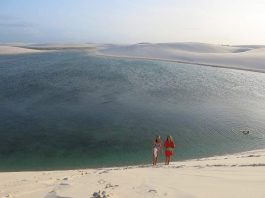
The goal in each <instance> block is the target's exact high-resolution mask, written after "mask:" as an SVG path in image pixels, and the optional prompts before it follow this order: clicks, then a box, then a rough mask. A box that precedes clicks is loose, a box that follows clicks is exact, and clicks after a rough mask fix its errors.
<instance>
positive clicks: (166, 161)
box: [165, 156, 169, 165]
mask: <svg viewBox="0 0 265 198" xmlns="http://www.w3.org/2000/svg"><path fill="white" fill-rule="evenodd" d="M168 161H169V159H168V156H166V160H165V165H168Z"/></svg>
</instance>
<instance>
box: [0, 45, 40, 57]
mask: <svg viewBox="0 0 265 198" xmlns="http://www.w3.org/2000/svg"><path fill="white" fill-rule="evenodd" d="M40 52H41V51H39V50H35V49H26V48H23V47H15V46H8V45H6V46H5V45H0V55H11V54H27V53H40Z"/></svg>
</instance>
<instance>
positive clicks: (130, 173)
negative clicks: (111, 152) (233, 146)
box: [0, 149, 265, 198]
mask: <svg viewBox="0 0 265 198" xmlns="http://www.w3.org/2000/svg"><path fill="white" fill-rule="evenodd" d="M0 177H1V178H2V179H1V181H0V197H21V198H25V197H48V198H51V197H52V198H54V197H56V198H58V197H81V198H82V197H93V198H94V197H99V195H101V196H102V197H103V195H104V194H105V195H106V197H129V198H130V197H262V196H263V195H264V194H265V189H264V183H265V149H259V150H253V151H247V152H242V153H237V154H232V155H224V156H213V157H209V158H200V159H193V160H186V161H179V162H172V163H171V164H170V165H168V166H166V165H163V164H161V163H160V164H158V165H157V166H155V167H154V166H152V165H139V166H123V167H111V168H97V169H77V170H63V171H29V172H0ZM209 186H211V188H210V189H209ZM239 188H240V189H239Z"/></svg>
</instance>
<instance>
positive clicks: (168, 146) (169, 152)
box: [164, 140, 175, 157]
mask: <svg viewBox="0 0 265 198" xmlns="http://www.w3.org/2000/svg"><path fill="white" fill-rule="evenodd" d="M164 146H165V148H166V151H165V155H166V156H167V157H170V156H171V155H172V154H173V149H174V148H175V144H174V142H171V141H168V140H166V141H165V144H164Z"/></svg>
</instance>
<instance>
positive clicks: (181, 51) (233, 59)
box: [98, 43, 265, 72]
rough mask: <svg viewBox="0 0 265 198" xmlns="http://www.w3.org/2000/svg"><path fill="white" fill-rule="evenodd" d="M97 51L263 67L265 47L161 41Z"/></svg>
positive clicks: (232, 66) (263, 69) (142, 56)
mask: <svg viewBox="0 0 265 198" xmlns="http://www.w3.org/2000/svg"><path fill="white" fill-rule="evenodd" d="M98 54H101V55H107V56H116V57H131V58H147V59H160V60H167V61H179V62H184V63H185V62H186V63H195V64H201V65H203V64H205V65H208V66H209V65H213V66H220V67H227V68H236V69H246V70H255V71H263V72H264V71H265V47H263V46H225V45H212V44H202V43H161V44H135V45H116V46H109V47H106V48H105V49H101V50H99V51H98Z"/></svg>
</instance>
